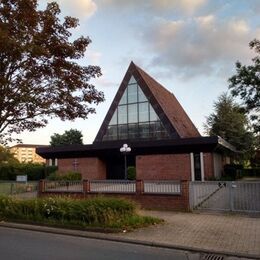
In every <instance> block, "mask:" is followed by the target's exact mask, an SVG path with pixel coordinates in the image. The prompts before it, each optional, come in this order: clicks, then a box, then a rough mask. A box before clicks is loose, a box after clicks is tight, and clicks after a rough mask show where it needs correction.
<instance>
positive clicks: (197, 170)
mask: <svg viewBox="0 0 260 260" xmlns="http://www.w3.org/2000/svg"><path fill="white" fill-rule="evenodd" d="M193 156H194V175H195V181H201V164H200V153H194V154H193Z"/></svg>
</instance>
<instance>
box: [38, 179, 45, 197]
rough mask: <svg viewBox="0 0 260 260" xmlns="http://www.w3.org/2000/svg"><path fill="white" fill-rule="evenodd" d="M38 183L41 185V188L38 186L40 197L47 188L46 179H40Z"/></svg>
mask: <svg viewBox="0 0 260 260" xmlns="http://www.w3.org/2000/svg"><path fill="white" fill-rule="evenodd" d="M38 185H39V188H38V197H40V196H41V194H42V193H44V192H45V190H44V187H45V182H44V180H40V181H39V184H38Z"/></svg>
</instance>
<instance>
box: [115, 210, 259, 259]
mask: <svg viewBox="0 0 260 260" xmlns="http://www.w3.org/2000/svg"><path fill="white" fill-rule="evenodd" d="M141 213H142V214H143V215H150V216H155V217H159V218H162V219H164V220H165V224H163V225H157V226H152V227H148V228H143V229H139V230H136V231H133V232H130V233H125V234H120V235H118V234H117V235H116V237H123V238H131V239H135V240H139V241H148V242H156V243H163V244H168V245H174V246H176V247H188V248H194V249H199V250H200V249H202V250H209V251H215V252H220V253H231V254H234V255H236V254H237V255H254V256H258V257H259V258H260V218H259V217H258V218H254V217H249V216H244V215H234V214H232V215H230V214H226V215H223V214H221V215H220V214H210V213H207V214H206V213H179V212H163V211H142V212H141Z"/></svg>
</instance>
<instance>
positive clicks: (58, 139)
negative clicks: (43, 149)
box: [50, 129, 83, 146]
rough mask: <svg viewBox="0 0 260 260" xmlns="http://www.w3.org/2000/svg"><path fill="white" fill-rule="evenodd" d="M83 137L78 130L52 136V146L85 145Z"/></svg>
mask: <svg viewBox="0 0 260 260" xmlns="http://www.w3.org/2000/svg"><path fill="white" fill-rule="evenodd" d="M82 138H83V135H82V133H81V132H80V131H78V130H76V129H70V130H69V131H65V132H64V134H62V135H60V134H57V133H55V134H54V135H52V136H51V141H50V144H51V146H61V145H71V144H83V141H82Z"/></svg>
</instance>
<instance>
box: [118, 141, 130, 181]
mask: <svg viewBox="0 0 260 260" xmlns="http://www.w3.org/2000/svg"><path fill="white" fill-rule="evenodd" d="M120 152H121V153H122V154H124V156H125V180H127V164H126V155H127V153H130V152H131V147H129V146H128V144H124V145H123V146H122V147H121V148H120Z"/></svg>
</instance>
